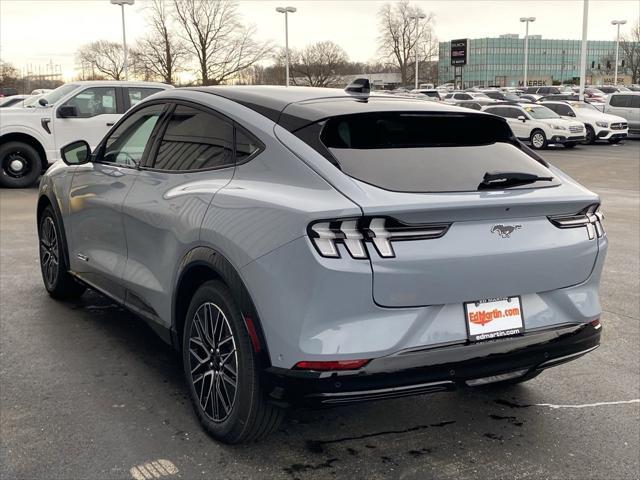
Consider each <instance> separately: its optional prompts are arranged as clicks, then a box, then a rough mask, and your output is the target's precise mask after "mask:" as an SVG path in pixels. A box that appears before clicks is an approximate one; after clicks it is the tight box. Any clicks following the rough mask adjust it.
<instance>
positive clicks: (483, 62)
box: [438, 34, 631, 87]
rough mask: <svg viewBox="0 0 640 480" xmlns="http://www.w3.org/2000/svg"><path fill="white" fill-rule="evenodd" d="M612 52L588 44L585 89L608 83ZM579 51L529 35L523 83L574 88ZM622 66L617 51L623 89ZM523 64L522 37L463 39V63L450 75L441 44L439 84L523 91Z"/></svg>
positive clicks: (611, 44)
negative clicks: (455, 83) (526, 64)
mask: <svg viewBox="0 0 640 480" xmlns="http://www.w3.org/2000/svg"><path fill="white" fill-rule="evenodd" d="M456 42H457V41H456ZM615 51H616V42H615V41H613V40H603V41H600V40H596V41H588V42H587V83H588V84H592V85H597V84H606V83H613V71H614V61H615ZM454 52H455V47H454ZM580 52H581V41H580V40H550V39H546V38H542V36H541V35H529V61H528V65H529V68H528V70H527V84H528V85H529V86H535V85H552V84H553V83H554V82H555V83H579V78H580ZM622 61H623V56H622V50H621V51H620V60H619V62H620V65H619V67H618V82H622V83H625V84H628V83H631V77H630V75H629V72H628V71H627V69H626V68H625V66H623V65H622ZM523 64H524V38H520V37H519V36H518V34H507V35H500V36H499V37H498V38H473V39H467V41H466V64H465V65H464V66H460V67H457V68H456V71H455V72H454V66H452V65H451V42H440V43H439V60H438V83H439V84H442V83H447V82H453V81H454V79H455V78H456V77H457V79H458V81H460V80H461V81H462V83H463V85H464V87H472V86H491V85H498V86H506V87H515V86H522V81H523Z"/></svg>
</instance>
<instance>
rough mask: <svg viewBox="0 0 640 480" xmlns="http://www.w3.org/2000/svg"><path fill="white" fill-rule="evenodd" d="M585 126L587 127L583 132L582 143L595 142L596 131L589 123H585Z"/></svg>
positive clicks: (591, 143)
mask: <svg viewBox="0 0 640 480" xmlns="http://www.w3.org/2000/svg"><path fill="white" fill-rule="evenodd" d="M585 128H586V129H587V133H586V134H585V140H584V143H585V145H593V144H594V143H596V132H595V131H594V130H593V127H592V126H591V125H585Z"/></svg>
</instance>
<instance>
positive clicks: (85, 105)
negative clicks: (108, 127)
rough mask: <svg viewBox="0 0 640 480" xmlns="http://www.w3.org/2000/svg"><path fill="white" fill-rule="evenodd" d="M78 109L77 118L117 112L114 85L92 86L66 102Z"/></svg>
mask: <svg viewBox="0 0 640 480" xmlns="http://www.w3.org/2000/svg"><path fill="white" fill-rule="evenodd" d="M66 105H72V106H74V107H76V109H77V110H78V117H79V118H91V117H95V116H97V115H106V114H114V113H118V112H117V110H116V89H115V87H93V88H87V89H86V90H83V91H82V92H80V93H79V94H77V95H76V96H75V97H72V98H71V99H70V100H68V101H67V102H66Z"/></svg>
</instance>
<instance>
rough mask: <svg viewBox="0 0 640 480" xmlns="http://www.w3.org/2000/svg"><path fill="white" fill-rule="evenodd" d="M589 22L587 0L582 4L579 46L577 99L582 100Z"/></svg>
mask: <svg viewBox="0 0 640 480" xmlns="http://www.w3.org/2000/svg"><path fill="white" fill-rule="evenodd" d="M588 24H589V0H584V3H583V4H582V45H581V48H580V92H579V93H578V100H580V101H581V102H584V88H585V86H586V84H587V26H588Z"/></svg>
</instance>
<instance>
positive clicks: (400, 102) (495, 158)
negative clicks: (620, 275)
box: [37, 81, 607, 443]
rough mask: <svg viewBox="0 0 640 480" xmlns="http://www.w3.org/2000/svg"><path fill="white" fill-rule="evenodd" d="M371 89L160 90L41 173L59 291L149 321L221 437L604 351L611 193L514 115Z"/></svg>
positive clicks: (46, 275)
mask: <svg viewBox="0 0 640 480" xmlns="http://www.w3.org/2000/svg"><path fill="white" fill-rule="evenodd" d="M366 87H367V82H366V81H364V82H363V83H360V84H359V85H355V86H350V87H348V88H347V90H348V92H345V91H341V90H335V89H324V88H322V89H318V88H304V87H301V88H295V87H294V88H284V87H253V86H251V87H239V86H229V87H198V88H188V89H178V90H173V91H170V92H161V93H159V94H158V95H156V96H154V97H153V98H150V99H145V100H142V101H141V102H140V103H139V104H138V105H136V106H135V107H134V108H133V109H131V110H130V111H129V112H127V114H125V115H124V117H123V118H122V119H120V121H118V123H117V124H116V125H115V126H114V127H113V129H112V130H111V131H110V132H109V133H108V134H107V135H106V137H105V138H104V139H103V140H102V141H101V142H100V143H99V144H98V146H97V147H96V148H95V149H94V150H93V152H90V147H89V144H88V143H87V142H85V141H76V142H73V143H71V144H69V145H67V146H66V147H64V148H63V150H62V152H63V153H62V155H63V160H64V163H62V162H58V163H56V164H55V165H54V166H53V167H51V168H50V169H49V170H48V171H47V172H46V174H45V175H44V176H43V179H42V182H41V185H40V191H39V199H38V206H37V219H38V226H39V238H40V264H41V269H42V276H43V282H44V286H45V288H46V290H47V291H48V292H49V294H50V295H51V296H52V297H54V298H67V299H68V298H74V297H77V296H79V295H81V294H82V292H83V291H84V290H85V288H86V287H87V286H90V287H92V288H95V289H97V290H100V291H102V292H104V293H105V294H107V295H109V296H110V297H112V298H114V299H115V300H116V301H118V302H119V303H121V304H122V305H124V306H125V307H127V308H129V309H131V310H132V311H134V312H136V313H137V314H139V315H140V316H142V317H143V318H144V319H146V320H147V321H148V322H149V323H150V324H151V325H152V326H153V328H154V330H155V331H157V332H158V333H159V334H160V335H161V336H162V338H163V339H164V340H165V341H167V342H169V343H170V344H171V345H173V346H174V347H175V348H177V349H179V350H180V351H181V355H182V361H183V364H184V375H185V378H186V383H187V388H188V393H189V396H190V398H191V401H192V404H193V407H194V409H195V411H196V414H197V416H198V418H199V420H200V422H201V423H202V425H203V427H204V428H205V429H206V430H207V431H208V432H209V433H210V434H211V435H212V436H214V437H215V438H217V439H220V440H222V441H224V442H228V443H237V442H242V441H249V440H253V439H257V438H260V437H262V436H264V435H266V434H267V433H269V432H270V431H273V430H274V429H276V428H277V426H278V423H279V422H280V419H281V418H282V415H283V412H282V410H281V407H284V406H286V405H292V404H299V403H304V404H312V405H314V404H315V405H318V404H320V405H341V404H345V403H350V402H360V401H365V400H377V399H382V398H391V397H397V396H406V395H415V394H424V393H429V392H436V391H443V390H450V389H454V388H456V387H474V386H480V385H486V384H489V383H501V384H503V385H505V384H514V383H519V382H523V381H527V380H529V379H531V378H533V377H535V376H537V375H538V374H539V373H540V372H541V371H542V370H544V369H546V368H548V367H552V366H554V365H558V364H560V363H564V362H567V361H569V360H573V359H575V358H578V357H579V356H581V355H584V354H585V353H587V352H590V351H591V350H593V349H595V348H596V347H597V346H598V344H599V341H600V332H601V324H600V321H599V318H600V313H601V312H600V303H599V301H598V284H599V279H600V274H601V271H602V267H603V262H604V257H605V252H606V249H607V237H606V234H605V232H604V229H603V226H602V222H601V219H602V215H601V214H600V211H599V203H600V201H599V198H598V196H597V195H596V194H594V193H592V192H590V191H588V190H587V189H586V188H584V187H582V186H580V185H578V184H577V183H576V182H575V180H572V179H571V178H569V177H568V176H567V175H565V174H564V173H563V172H562V171H560V170H559V169H557V168H556V167H553V166H551V165H549V164H547V163H546V162H545V161H544V160H542V159H541V158H539V157H538V156H537V155H536V154H535V152H533V151H531V150H529V149H528V148H527V147H525V146H523V145H522V144H521V143H520V142H518V141H517V140H516V139H514V138H513V135H512V132H511V129H510V128H509V126H508V124H507V123H506V122H505V120H504V119H502V118H500V117H496V116H493V115H487V114H484V113H482V112H473V111H471V110H463V109H460V108H456V107H453V106H449V105H445V104H442V103H439V102H424V101H417V100H413V99H407V98H402V97H393V96H388V95H387V96H377V95H375V94H372V95H370V96H368V95H367V93H366V92H367V91H368V89H367V88H366ZM363 99H366V100H367V101H362V100H363ZM537 108H544V107H537ZM371 132H375V135H372V134H371ZM460 132H465V134H464V135H460ZM125 193H126V194H125ZM488 193H495V195H490V194H488ZM214 198H215V200H214ZM488 280H490V281H488ZM63 307H64V305H63ZM105 361H108V359H105Z"/></svg>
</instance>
